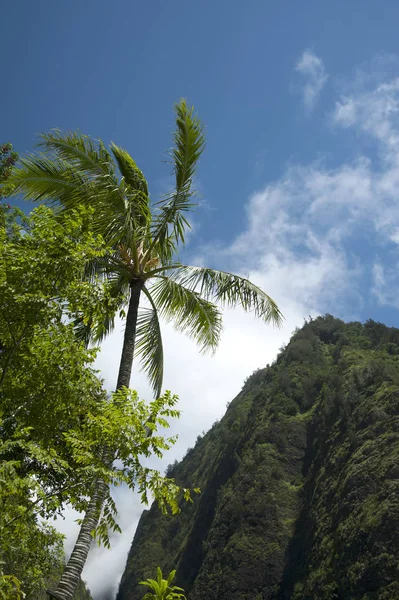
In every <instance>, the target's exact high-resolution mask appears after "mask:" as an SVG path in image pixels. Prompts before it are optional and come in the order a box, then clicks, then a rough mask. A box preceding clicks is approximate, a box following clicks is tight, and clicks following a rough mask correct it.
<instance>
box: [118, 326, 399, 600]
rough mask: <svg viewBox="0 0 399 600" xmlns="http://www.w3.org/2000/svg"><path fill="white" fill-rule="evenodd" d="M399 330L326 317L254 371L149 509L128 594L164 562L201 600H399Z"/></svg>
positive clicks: (134, 550)
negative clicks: (182, 498) (173, 490)
mask: <svg viewBox="0 0 399 600" xmlns="http://www.w3.org/2000/svg"><path fill="white" fill-rule="evenodd" d="M398 424H399V330H398V329H394V328H389V327H386V326H385V325H382V324H380V323H376V322H373V321H368V322H366V323H365V324H364V325H363V324H361V323H358V322H353V323H348V324H345V323H344V322H343V321H341V320H339V319H336V318H334V317H332V316H331V315H327V316H325V317H319V318H317V319H315V320H309V322H306V323H305V325H304V327H303V328H302V329H299V330H297V331H296V332H295V333H294V335H293V336H292V338H291V341H290V343H289V344H288V345H287V347H285V348H284V349H282V351H281V352H280V354H279V356H278V358H277V360H276V361H275V363H274V364H272V365H271V366H267V367H266V368H265V369H261V370H259V371H256V372H255V373H253V374H252V375H251V376H250V377H249V378H248V380H247V381H246V382H245V384H244V386H243V389H242V390H241V392H240V393H239V394H238V396H237V397H236V398H235V399H234V400H233V401H232V402H231V403H230V405H229V406H228V409H227V412H226V415H225V416H224V417H223V419H222V420H221V421H220V422H216V423H215V424H214V425H213V427H212V428H211V430H210V431H209V432H208V433H207V434H206V435H204V436H203V437H202V436H199V437H198V439H197V442H196V444H195V447H194V448H192V449H190V450H188V452H187V454H186V456H185V458H184V459H183V461H182V462H180V463H175V464H174V465H170V467H169V468H168V475H170V476H173V477H175V478H176V481H177V482H178V483H179V484H181V485H184V486H193V485H196V486H197V485H198V486H199V487H200V488H201V490H202V494H201V496H200V497H198V498H196V499H195V501H194V503H193V504H190V505H185V506H182V512H181V514H179V515H178V516H176V517H173V518H168V517H165V516H162V515H161V514H160V513H159V511H158V510H157V508H156V506H152V507H151V509H150V510H149V511H144V512H143V515H142V517H141V520H140V522H139V525H138V528H137V532H136V535H135V538H134V541H133V544H132V546H131V549H130V552H129V555H128V559H127V564H126V569H125V572H124V574H123V577H122V580H121V583H120V588H119V593H118V596H117V600H138V599H139V598H141V595H142V590H140V588H139V586H137V582H138V581H141V580H143V579H145V578H147V577H152V576H153V573H154V572H155V571H156V567H157V565H159V566H160V567H161V568H162V569H163V570H164V571H165V572H168V571H169V570H171V569H172V568H176V569H177V578H176V583H177V585H179V586H181V587H183V588H184V589H185V591H186V594H187V596H188V598H189V600H205V598H206V599H207V600H225V599H226V600H227V599H229V600H231V599H232V598H234V599H238V598H240V600H269V599H270V600H271V599H275V600H288V599H291V600H308V599H309V598H312V599H313V600H332V599H340V600H395V599H398V598H399V569H398V561H397V557H398V555H399V527H398V526H399V493H398V492H399V431H398Z"/></svg>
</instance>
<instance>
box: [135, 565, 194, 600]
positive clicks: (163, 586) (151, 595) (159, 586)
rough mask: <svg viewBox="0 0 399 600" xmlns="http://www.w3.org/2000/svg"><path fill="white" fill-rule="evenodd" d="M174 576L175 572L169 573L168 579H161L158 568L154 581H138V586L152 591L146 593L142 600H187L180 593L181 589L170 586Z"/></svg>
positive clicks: (160, 572)
mask: <svg viewBox="0 0 399 600" xmlns="http://www.w3.org/2000/svg"><path fill="white" fill-rule="evenodd" d="M175 575H176V571H171V572H170V573H169V575H168V578H167V579H163V575H162V571H161V569H160V568H159V567H158V569H157V578H156V580H155V579H146V580H145V581H140V582H139V585H146V586H147V587H149V588H150V589H151V590H152V591H151V592H147V593H146V595H145V596H144V597H143V600H187V599H186V596H185V595H184V593H182V592H184V590H183V588H180V587H177V586H176V585H172V583H173V580H174V578H175Z"/></svg>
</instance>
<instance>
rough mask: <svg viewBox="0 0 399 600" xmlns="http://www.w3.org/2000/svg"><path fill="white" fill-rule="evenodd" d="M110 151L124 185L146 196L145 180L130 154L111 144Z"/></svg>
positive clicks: (146, 185)
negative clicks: (124, 182)
mask: <svg viewBox="0 0 399 600" xmlns="http://www.w3.org/2000/svg"><path fill="white" fill-rule="evenodd" d="M111 151H112V154H113V155H114V157H115V160H116V162H117V164H118V167H119V170H120V172H121V174H122V177H124V179H125V181H126V183H127V184H128V185H129V186H130V187H131V188H132V190H138V191H140V192H143V194H145V195H146V196H148V184H147V180H146V178H145V177H144V175H143V172H142V171H141V170H140V169H139V168H138V166H137V165H136V163H135V161H134V160H133V158H132V157H131V156H130V154H129V153H128V152H126V150H124V149H123V148H120V147H119V146H117V145H116V144H114V143H113V142H112V143H111Z"/></svg>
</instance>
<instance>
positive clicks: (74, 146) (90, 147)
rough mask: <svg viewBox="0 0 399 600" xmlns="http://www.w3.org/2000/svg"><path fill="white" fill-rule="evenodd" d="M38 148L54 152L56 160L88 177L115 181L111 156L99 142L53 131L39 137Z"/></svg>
mask: <svg viewBox="0 0 399 600" xmlns="http://www.w3.org/2000/svg"><path fill="white" fill-rule="evenodd" d="M39 146H41V147H44V148H46V150H50V151H52V152H54V154H55V155H56V156H57V158H59V159H61V160H63V161H66V162H68V163H69V164H70V165H73V166H74V167H75V168H76V169H78V170H79V171H84V172H85V173H86V174H87V175H88V176H90V177H94V178H98V177H104V176H106V177H111V178H113V179H114V181H116V178H115V169H114V165H113V161H112V158H111V155H110V153H109V152H108V150H107V149H106V147H105V145H104V144H103V142H102V141H101V140H98V141H97V143H96V141H95V140H93V139H92V138H90V137H89V136H87V135H83V134H81V133H79V132H76V131H69V132H63V131H60V130H59V129H55V130H53V131H51V132H50V133H44V134H42V135H41V136H40V142H39Z"/></svg>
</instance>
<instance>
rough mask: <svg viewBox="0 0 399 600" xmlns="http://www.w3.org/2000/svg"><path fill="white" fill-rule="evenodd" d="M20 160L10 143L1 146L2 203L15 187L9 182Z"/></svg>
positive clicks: (0, 198)
mask: <svg viewBox="0 0 399 600" xmlns="http://www.w3.org/2000/svg"><path fill="white" fill-rule="evenodd" d="M17 160H18V154H17V153H16V152H14V151H13V147H12V144H10V143H9V142H8V143H7V144H3V145H1V146H0V201H1V200H2V199H3V198H6V197H7V196H9V195H10V194H11V192H12V191H13V186H12V185H10V183H9V182H8V181H7V180H8V179H9V177H10V175H11V171H12V169H13V167H14V165H15V163H16V162H17Z"/></svg>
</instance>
